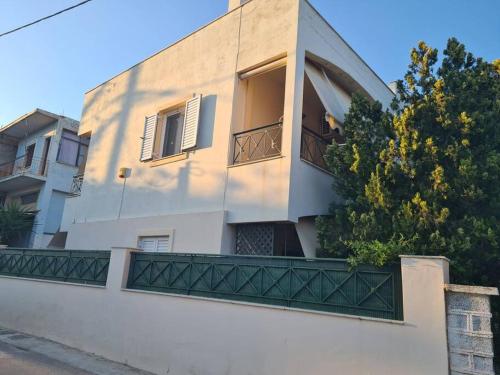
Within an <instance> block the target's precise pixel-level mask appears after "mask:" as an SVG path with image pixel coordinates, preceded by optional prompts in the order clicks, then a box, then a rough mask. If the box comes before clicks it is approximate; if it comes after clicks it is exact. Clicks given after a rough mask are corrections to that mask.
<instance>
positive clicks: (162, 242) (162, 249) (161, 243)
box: [156, 237, 169, 253]
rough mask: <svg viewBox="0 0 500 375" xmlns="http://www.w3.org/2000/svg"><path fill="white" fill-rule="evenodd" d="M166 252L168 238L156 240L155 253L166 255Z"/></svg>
mask: <svg viewBox="0 0 500 375" xmlns="http://www.w3.org/2000/svg"><path fill="white" fill-rule="evenodd" d="M168 250H169V238H168V237H160V238H158V243H157V245H156V251H158V252H159V253H166V252H167V251H168Z"/></svg>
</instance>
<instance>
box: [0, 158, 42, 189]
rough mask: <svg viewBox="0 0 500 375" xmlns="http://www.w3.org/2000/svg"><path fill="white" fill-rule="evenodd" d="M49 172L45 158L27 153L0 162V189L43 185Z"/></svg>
mask: <svg viewBox="0 0 500 375" xmlns="http://www.w3.org/2000/svg"><path fill="white" fill-rule="evenodd" d="M47 173H48V163H47V159H45V158H35V157H33V155H32V154H31V153H27V154H25V155H23V156H20V157H18V158H16V159H13V160H11V161H8V162H5V163H2V164H0V191H3V192H6V191H12V190H20V189H25V188H29V187H34V186H38V185H41V184H43V183H44V182H45V179H46V176H47Z"/></svg>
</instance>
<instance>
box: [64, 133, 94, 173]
mask: <svg viewBox="0 0 500 375" xmlns="http://www.w3.org/2000/svg"><path fill="white" fill-rule="evenodd" d="M88 145H89V139H88V138H81V137H79V136H78V134H76V133H74V132H72V131H69V130H66V129H63V132H62V136H61V142H60V143H59V151H58V153H57V161H58V162H61V163H65V164H69V165H73V166H75V167H77V166H79V165H80V163H82V162H83V161H84V155H86V153H87V149H88V147H89V146H88Z"/></svg>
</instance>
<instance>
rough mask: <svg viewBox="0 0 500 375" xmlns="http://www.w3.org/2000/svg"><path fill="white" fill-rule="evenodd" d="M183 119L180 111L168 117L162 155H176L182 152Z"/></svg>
mask: <svg viewBox="0 0 500 375" xmlns="http://www.w3.org/2000/svg"><path fill="white" fill-rule="evenodd" d="M181 120H182V117H181V114H180V113H175V114H173V115H170V116H168V117H167V122H166V124H165V138H164V140H163V152H162V155H161V156H162V157H165V156H172V155H176V154H179V153H180V152H181V138H182V134H181V131H182V123H181Z"/></svg>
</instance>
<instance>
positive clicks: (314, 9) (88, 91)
mask: <svg viewBox="0 0 500 375" xmlns="http://www.w3.org/2000/svg"><path fill="white" fill-rule="evenodd" d="M252 1H253V0H248V1H246V2H245V3H243V4H241V5H239V6H237V7H236V8H234V9H231V10H230V11H228V12H226V13H224V14H223V15H221V16H220V17H217V18H216V19H214V20H213V21H210V22H209V23H207V24H205V25H203V26H201V27H199V28H198V29H196V30H194V31H192V32H191V33H189V34H187V35H186V36H184V37H182V38H180V39H178V40H177V41H175V42H173V43H171V44H169V45H168V46H166V47H164V48H162V49H160V50H159V51H158V52H155V53H153V54H152V55H150V56H148V57H146V58H144V59H142V60H141V61H139V62H138V63H136V64H134V65H132V66H131V67H130V68H127V69H125V70H122V71H121V72H120V73H117V74H115V75H114V76H112V77H111V78H108V79H107V80H105V81H103V82H101V83H99V84H98V85H96V86H94V87H92V88H91V89H89V90H87V91H85V93H84V95H86V94H88V93H90V92H91V91H94V90H95V89H97V88H98V87H100V86H102V85H104V84H106V83H108V82H110V81H112V80H113V79H115V78H116V77H118V76H120V75H122V74H124V73H126V72H128V71H129V70H132V69H134V68H135V67H136V66H138V65H140V64H142V63H144V62H146V61H148V60H149V59H151V58H153V57H155V56H156V55H159V54H160V53H162V52H163V51H165V50H167V49H169V48H170V47H173V46H175V45H176V44H179V43H180V42H182V41H183V40H185V39H187V38H189V37H191V36H193V35H194V34H196V33H198V32H200V31H201V30H203V29H205V28H207V27H208V26H210V25H212V24H213V23H215V22H217V21H219V20H221V19H222V18H224V17H226V16H228V15H229V14H231V13H233V12H236V11H237V10H239V9H241V8H243V7H244V6H245V5H247V4H249V3H251V2H252ZM299 1H300V0H299ZM304 1H305V2H306V4H307V5H309V6H310V7H311V9H312V10H313V11H314V12H315V13H316V14H317V15H318V16H319V17H320V18H321V19H322V20H323V21H324V22H325V23H326V25H327V26H328V27H329V28H330V29H331V30H332V31H333V32H334V33H335V34H337V36H338V37H339V38H340V40H342V42H344V43H345V45H346V46H347V47H348V48H349V49H350V50H351V51H352V52H353V53H354V54H355V55H356V56H357V57H358V59H359V60H360V61H361V62H362V63H363V64H364V65H365V66H366V67H367V68H368V69H369V70H370V71H371V72H372V73H373V74H374V75H375V77H377V78H378V80H379V81H380V82H382V84H383V85H384V86H385V87H386V88H387V90H389V91H390V92H391V93H392V90H391V89H390V88H389V86H387V83H385V82H384V80H383V79H382V78H380V76H379V75H378V74H377V73H376V72H375V71H374V70H373V69H372V68H371V67H370V65H368V64H367V63H366V61H365V60H363V58H362V57H361V56H360V55H359V54H358V53H357V52H356V51H355V50H354V49H353V48H352V47H351V46H350V44H349V43H347V42H346V40H345V39H344V38H343V37H342V36H341V35H340V34H339V33H338V32H337V30H335V29H334V28H333V26H332V25H330V23H329V22H328V21H327V20H326V19H325V17H323V16H322V15H321V13H320V12H319V11H318V10H317V9H316V8H315V7H314V6H313V5H312V4H311V3H310V2H309V0H304Z"/></svg>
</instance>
